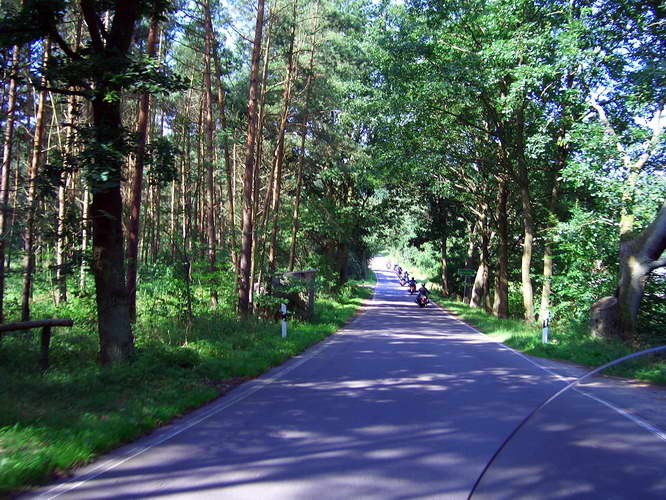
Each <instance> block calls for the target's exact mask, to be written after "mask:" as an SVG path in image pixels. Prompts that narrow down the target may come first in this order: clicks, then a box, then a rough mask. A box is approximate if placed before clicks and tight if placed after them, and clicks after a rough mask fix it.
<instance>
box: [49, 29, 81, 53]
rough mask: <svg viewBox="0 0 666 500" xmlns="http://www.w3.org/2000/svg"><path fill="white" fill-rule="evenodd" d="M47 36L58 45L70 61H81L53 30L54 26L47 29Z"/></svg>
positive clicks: (56, 31) (55, 30)
mask: <svg viewBox="0 0 666 500" xmlns="http://www.w3.org/2000/svg"><path fill="white" fill-rule="evenodd" d="M49 36H50V37H51V40H53V41H54V42H55V43H57V44H58V47H60V50H62V51H63V52H64V53H65V54H67V55H68V56H69V57H71V58H72V59H81V58H80V57H79V55H78V54H77V53H76V52H74V51H73V50H72V49H71V48H70V46H69V45H68V44H67V42H66V41H65V40H64V39H63V38H62V36H60V33H58V30H57V29H56V28H55V26H51V27H50V28H49Z"/></svg>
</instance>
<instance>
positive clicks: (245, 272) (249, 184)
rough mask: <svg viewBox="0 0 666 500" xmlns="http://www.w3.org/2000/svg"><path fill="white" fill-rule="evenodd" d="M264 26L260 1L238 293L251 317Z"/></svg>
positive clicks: (243, 310)
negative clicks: (260, 70)
mask: <svg viewBox="0 0 666 500" xmlns="http://www.w3.org/2000/svg"><path fill="white" fill-rule="evenodd" d="M263 24H264V0H257V23H256V27H255V33H254V45H253V49H252V65H251V70H250V89H249V96H248V106H247V115H248V126H247V140H246V147H247V157H246V159H245V170H244V173H243V220H242V240H241V254H240V286H239V293H238V310H239V312H240V313H241V314H242V315H244V316H245V315H247V314H248V313H249V307H250V260H251V259H252V255H251V254H252V233H253V224H252V222H253V221H252V201H253V200H252V198H253V196H252V195H253V187H254V186H253V184H254V183H253V178H254V168H255V162H256V161H257V159H256V158H255V144H256V134H257V85H258V73H259V58H260V55H261V38H262V30H263Z"/></svg>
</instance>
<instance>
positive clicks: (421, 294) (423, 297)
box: [386, 263, 430, 307]
mask: <svg viewBox="0 0 666 500" xmlns="http://www.w3.org/2000/svg"><path fill="white" fill-rule="evenodd" d="M386 268H387V269H389V270H390V269H391V263H387V264H386ZM393 271H394V272H395V274H396V275H397V276H398V279H399V280H400V286H405V285H406V286H407V287H408V290H409V294H410V295H413V294H415V293H417V290H416V280H415V279H414V277H413V276H412V277H411V278H410V276H409V273H408V272H407V271H403V269H402V267H400V266H399V265H398V264H394V265H393ZM429 294H430V292H429V291H428V289H427V288H426V287H425V283H423V284H422V285H421V288H419V290H418V294H417V296H416V300H415V302H416V303H417V304H418V306H419V307H426V306H427V305H428V303H429V302H430V299H429V298H428V295H429Z"/></svg>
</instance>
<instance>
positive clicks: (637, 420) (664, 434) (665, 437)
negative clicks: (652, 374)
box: [433, 302, 666, 441]
mask: <svg viewBox="0 0 666 500" xmlns="http://www.w3.org/2000/svg"><path fill="white" fill-rule="evenodd" d="M433 303H434V304H435V305H436V306H437V307H439V308H440V309H441V310H442V311H444V314H446V315H447V316H448V317H449V318H451V319H453V320H455V321H458V322H459V323H461V324H463V325H465V326H466V327H467V328H469V329H470V330H472V331H473V332H475V333H478V334H479V335H482V336H483V337H485V338H486V339H488V340H490V341H491V342H495V343H496V344H499V345H500V346H502V347H503V348H504V349H506V350H508V351H511V352H512V353H514V354H515V355H516V356H519V357H521V358H523V359H524V360H525V361H527V362H529V363H531V364H532V365H534V366H536V367H537V368H539V369H541V370H543V371H545V372H546V373H548V374H550V375H552V376H554V377H555V378H557V379H559V380H561V381H563V382H570V381H572V379H575V378H576V377H564V376H563V375H560V374H559V373H557V372H554V371H553V370H551V369H550V368H547V367H545V366H543V365H541V364H539V363H537V362H536V361H534V360H533V359H531V358H530V357H528V356H526V355H525V354H523V353H522V352H520V351H516V350H515V349H513V348H512V347H509V346H508V345H506V344H504V343H502V342H500V341H499V340H497V339H494V338H492V337H491V336H490V335H486V334H485V333H483V332H481V331H479V330H477V329H476V328H474V327H473V326H471V325H469V324H467V323H465V322H464V321H462V320H461V319H459V318H456V317H455V316H454V315H452V314H451V313H450V312H449V311H447V310H446V309H444V308H443V307H442V306H440V305H439V304H437V303H436V302H433ZM573 390H574V391H576V392H577V393H578V394H580V395H582V396H586V397H588V398H590V399H592V400H594V401H596V402H597V403H600V404H602V405H604V406H606V407H607V408H610V409H611V410H614V411H615V412H617V413H618V414H620V415H622V416H623V417H625V418H626V419H628V420H630V421H632V422H633V423H634V424H636V425H638V426H639V427H642V428H643V429H645V430H646V431H648V432H651V433H652V434H654V435H655V436H657V437H658V438H660V439H661V440H663V441H666V432H664V431H663V430H661V429H659V428H658V427H655V426H654V425H652V424H651V423H649V422H647V421H645V420H643V419H642V418H640V417H637V416H636V415H634V414H633V413H631V412H629V411H627V410H623V409H622V408H619V407H617V406H615V405H614V404H613V403H610V402H608V401H606V400H605V399H601V398H599V397H597V396H593V395H592V394H590V393H588V392H585V391H584V390H582V389H580V388H578V387H574V388H573Z"/></svg>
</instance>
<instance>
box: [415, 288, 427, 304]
mask: <svg viewBox="0 0 666 500" xmlns="http://www.w3.org/2000/svg"><path fill="white" fill-rule="evenodd" d="M429 296H430V291H429V290H428V289H427V288H426V286H425V283H422V284H421V288H419V294H418V295H417V296H416V303H417V304H419V303H420V302H421V297H425V298H426V299H427V300H430V297H429Z"/></svg>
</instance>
